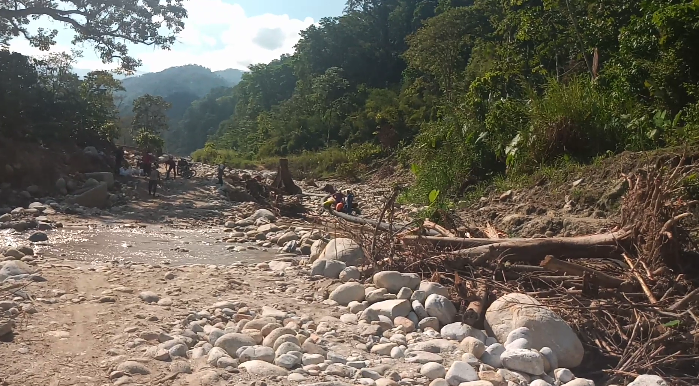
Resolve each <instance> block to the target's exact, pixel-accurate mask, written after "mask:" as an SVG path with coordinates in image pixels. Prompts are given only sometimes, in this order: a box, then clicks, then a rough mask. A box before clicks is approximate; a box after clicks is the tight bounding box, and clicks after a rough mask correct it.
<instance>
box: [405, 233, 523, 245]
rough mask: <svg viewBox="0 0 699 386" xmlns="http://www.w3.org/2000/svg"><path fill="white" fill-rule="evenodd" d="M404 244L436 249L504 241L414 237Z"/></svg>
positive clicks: (409, 236)
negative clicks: (432, 245) (423, 244)
mask: <svg viewBox="0 0 699 386" xmlns="http://www.w3.org/2000/svg"><path fill="white" fill-rule="evenodd" d="M401 240H402V241H403V243H404V244H420V243H432V244H434V245H435V247H443V248H464V247H468V248H470V247H477V246H480V245H490V244H495V243H499V242H502V241H503V239H472V238H465V237H440V236H413V235H406V236H403V237H401ZM507 240H528V239H507Z"/></svg>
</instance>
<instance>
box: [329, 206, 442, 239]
mask: <svg viewBox="0 0 699 386" xmlns="http://www.w3.org/2000/svg"><path fill="white" fill-rule="evenodd" d="M325 210H327V211H328V212H329V213H330V214H331V215H333V216H335V217H339V218H341V219H343V220H345V221H349V222H351V223H354V224H359V225H371V226H372V227H375V228H378V229H380V230H382V231H384V232H398V231H399V230H401V229H403V228H405V227H407V226H408V225H410V224H393V226H391V224H389V223H385V222H379V221H376V220H372V219H368V218H364V217H357V216H352V215H350V214H347V213H343V212H338V211H336V210H334V209H332V208H325ZM426 232H427V233H428V235H430V236H437V235H439V233H438V232H437V231H434V230H426Z"/></svg>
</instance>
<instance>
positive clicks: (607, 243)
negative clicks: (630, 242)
mask: <svg viewBox="0 0 699 386" xmlns="http://www.w3.org/2000/svg"><path fill="white" fill-rule="evenodd" d="M630 236H631V232H630V231H629V230H621V231H617V232H612V233H605V234H600V235H592V236H579V237H556V238H546V239H498V240H491V241H496V243H492V244H490V245H481V246H477V247H473V248H468V249H462V250H459V251H454V252H452V254H453V255H454V256H455V257H457V258H462V259H470V260H472V261H473V263H474V264H476V265H482V264H484V263H487V262H488V261H491V260H495V259H499V258H500V257H502V256H505V255H508V257H507V258H505V259H504V260H508V261H512V260H521V261H536V260H539V259H543V258H544V257H545V256H546V255H558V256H563V257H566V258H570V259H575V258H588V257H589V258H591V257H608V258H613V259H620V258H621V252H620V248H618V244H619V243H621V242H624V241H627V239H628V238H629V237H630Z"/></svg>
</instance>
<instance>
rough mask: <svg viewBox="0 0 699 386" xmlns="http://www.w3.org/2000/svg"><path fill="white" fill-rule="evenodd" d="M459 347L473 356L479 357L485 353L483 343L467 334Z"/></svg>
mask: <svg viewBox="0 0 699 386" xmlns="http://www.w3.org/2000/svg"><path fill="white" fill-rule="evenodd" d="M459 347H460V348H461V349H462V350H464V352H467V353H471V354H473V356H474V357H476V358H479V359H480V357H481V356H483V353H485V344H483V342H481V341H480V340H478V339H476V338H474V337H472V336H467V337H465V338H464V339H463V340H462V341H461V344H460V345H459Z"/></svg>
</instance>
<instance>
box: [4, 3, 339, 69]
mask: <svg viewBox="0 0 699 386" xmlns="http://www.w3.org/2000/svg"><path fill="white" fill-rule="evenodd" d="M344 5H345V0H186V1H185V7H186V8H187V12H188V18H187V19H186V20H185V29H184V31H183V32H182V33H180V34H179V37H178V42H177V43H175V44H174V45H173V47H172V49H171V50H170V51H165V50H160V49H157V48H153V47H149V46H138V45H131V44H129V54H130V55H132V56H134V57H136V58H138V59H141V60H142V61H143V66H142V67H140V68H139V69H138V73H145V72H157V71H162V70H164V69H166V68H169V67H174V66H182V65H186V64H199V65H202V66H204V67H208V68H210V69H211V70H213V71H218V70H225V69H227V68H237V69H241V70H244V69H246V68H247V67H248V66H249V65H250V64H255V63H268V62H270V61H272V60H274V59H276V58H278V57H279V56H281V55H282V54H287V53H292V52H293V51H294V45H295V44H296V43H297V42H298V40H299V32H301V31H302V30H304V29H306V28H308V27H309V26H311V25H312V24H316V23H318V21H319V20H320V19H321V18H323V17H332V16H340V15H341V14H342V10H343V8H344ZM41 27H43V28H48V29H57V30H58V31H59V33H58V37H57V39H56V41H57V44H56V46H54V47H53V48H52V50H51V51H52V52H62V51H65V52H69V51H70V50H71V48H75V49H78V50H81V51H82V52H83V57H82V58H78V60H77V63H76V64H75V66H74V67H75V68H77V69H83V70H108V69H113V68H115V67H116V66H117V65H116V64H115V63H112V64H104V63H102V61H101V60H100V59H99V57H98V56H97V55H95V53H94V49H93V48H92V47H91V46H90V45H89V44H84V45H82V46H77V47H74V46H72V45H71V44H70V41H71V40H72V38H73V33H72V31H71V29H70V28H67V27H65V26H64V25H63V24H62V23H59V22H56V21H53V20H51V19H50V18H48V17H42V18H40V19H39V20H37V21H33V22H32V23H31V24H30V30H35V29H36V28H41ZM10 49H11V50H13V51H17V52H20V53H22V54H25V55H32V56H41V55H45V54H46V52H41V51H39V50H38V49H37V48H34V47H31V46H30V45H29V43H28V42H27V41H26V40H24V39H20V38H15V39H14V40H12V41H11V42H10Z"/></svg>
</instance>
